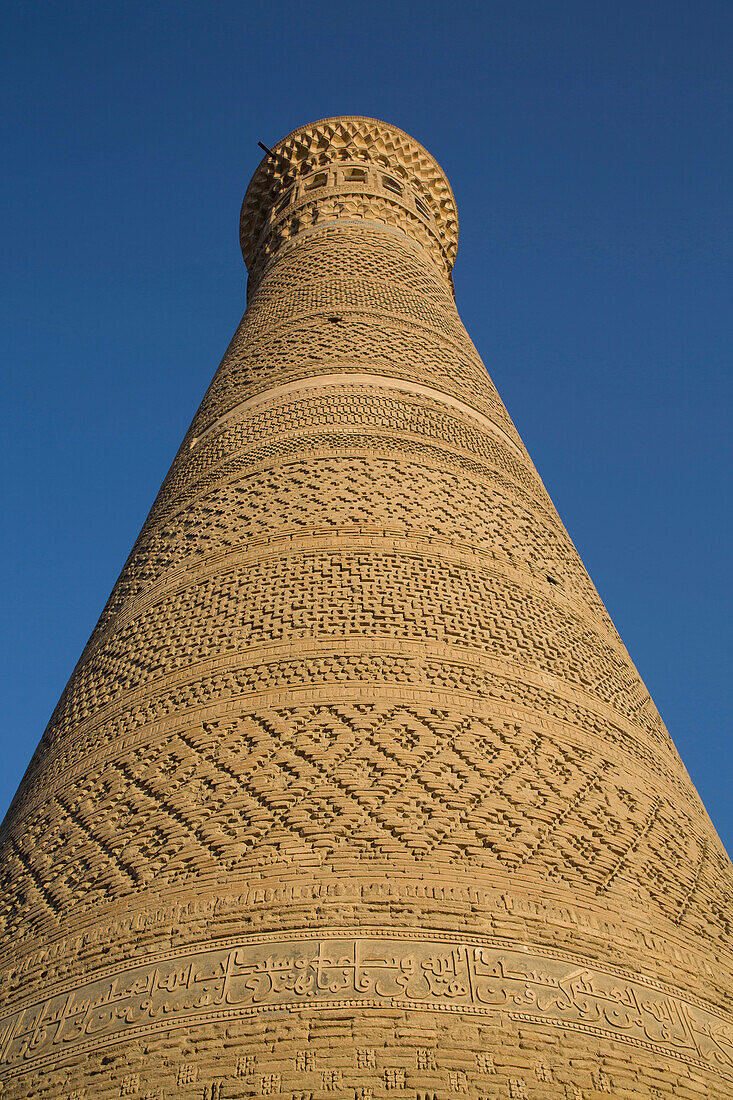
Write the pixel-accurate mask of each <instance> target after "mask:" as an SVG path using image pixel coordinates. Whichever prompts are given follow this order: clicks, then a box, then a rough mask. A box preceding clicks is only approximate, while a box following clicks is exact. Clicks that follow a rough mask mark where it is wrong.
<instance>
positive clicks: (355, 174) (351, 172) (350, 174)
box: [344, 168, 366, 183]
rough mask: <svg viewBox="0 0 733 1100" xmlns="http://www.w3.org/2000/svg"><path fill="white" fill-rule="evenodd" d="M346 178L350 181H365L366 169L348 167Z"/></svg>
mask: <svg viewBox="0 0 733 1100" xmlns="http://www.w3.org/2000/svg"><path fill="white" fill-rule="evenodd" d="M344 179H345V180H347V181H348V182H349V183H364V182H365V181H366V171H365V169H364V168H347V169H346V171H345V172H344Z"/></svg>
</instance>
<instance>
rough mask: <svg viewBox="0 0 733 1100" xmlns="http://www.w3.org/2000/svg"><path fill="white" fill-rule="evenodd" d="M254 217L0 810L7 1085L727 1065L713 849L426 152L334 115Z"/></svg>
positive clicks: (310, 1080)
mask: <svg viewBox="0 0 733 1100" xmlns="http://www.w3.org/2000/svg"><path fill="white" fill-rule="evenodd" d="M241 237H242V247H243V252H244V255H245V259H246V261H247V264H248V267H249V271H250V284H249V297H248V305H247V310H246V312H245V315H244V318H243V320H242V322H241V324H240V326H239V328H238V330H237V333H236V334H235V337H234V339H233V341H232V343H231V345H230V347H229V349H228V351H227V353H226V355H225V357H224V360H223V361H222V364H221V366H220V367H219V370H218V371H217V374H216V376H215V378H214V380H213V382H212V384H211V387H210V388H209V391H208V392H207V394H206V396H205V398H204V401H203V402H202V405H201V407H200V409H199V411H198V413H197V415H196V417H195V418H194V421H193V424H192V426H191V428H190V430H189V432H188V433H187V435H186V438H185V439H184V441H183V444H182V445H181V448H180V450H179V452H178V455H177V456H176V458H175V460H174V462H173V465H172V467H171V470H170V472H169V474H168V476H167V478H166V480H165V482H164V484H163V486H162V488H161V491H160V493H159V495H158V498H157V499H156V501H155V503H154V505H153V508H152V510H151V512H150V515H149V517H148V519H147V521H146V523H145V526H144V528H143V530H142V532H141V534H140V536H139V538H138V540H137V542H136V544H135V546H134V548H133V551H132V553H131V555H130V557H129V559H128V561H127V564H126V565H125V568H124V570H123V572H122V575H121V577H120V579H119V581H118V583H117V585H116V587H115V589H114V591H113V593H112V595H111V596H110V599H109V601H108V603H107V606H106V607H105V609H104V611H103V613H102V616H101V618H100V621H99V623H98V625H97V628H96V630H95V632H94V634H93V635H92V638H91V639H90V641H89V643H88V645H87V647H86V649H85V651H84V653H83V655H82V657H81V660H80V662H79V664H78V666H77V668H76V669H75V671H74V674H73V676H72V678H71V680H70V682H69V685H68V687H67V689H66V691H65V692H64V695H63V697H62V699H61V701H60V702H59V705H58V707H57V709H56V711H55V712H54V715H53V717H52V719H51V722H50V724H49V726H48V729H47V730H46V732H45V734H44V736H43V739H42V741H41V743H40V745H39V748H38V750H37V752H36V754H35V756H34V758H33V760H32V762H31V765H30V767H29V769H28V772H27V774H26V777H25V778H24V781H23V783H22V785H21V788H20V790H19V792H18V795H17V796H16V799H15V801H14V803H13V806H12V807H11V810H10V812H9V814H8V816H7V818H6V820H5V822H4V824H3V830H2V844H3V849H2V851H3V854H2V857H1V859H0V874H2V875H3V877H4V894H3V908H2V914H1V915H2V919H3V922H4V927H5V931H6V941H5V943H6V946H5V948H4V953H3V955H2V956H1V957H0V958H1V960H2V964H3V967H4V970H3V978H4V981H3V986H4V989H5V991H6V993H5V995H4V1001H5V1008H4V1012H5V1015H4V1016H3V1017H2V1019H0V1072H1V1073H3V1074H5V1078H4V1079H5V1081H6V1095H7V1096H9V1097H11V1098H13V1100H16V1098H17V1100H20V1098H21V1097H26V1096H34V1097H40V1098H48V1100H51V1098H53V1100H57V1098H59V1100H61V1098H63V1100H69V1098H71V1097H77V1098H81V1097H82V1096H83V1097H84V1100H92V1098H97V1097H99V1098H103V1100H107V1098H111V1097H113V1096H114V1097H117V1096H130V1097H136V1098H142V1097H146V1098H153V1097H155V1100H159V1098H161V1097H165V1100H169V1098H170V1097H176V1098H180V1100H237V1098H244V1097H252V1096H260V1095H273V1094H279V1093H285V1094H287V1095H288V1096H293V1097H306V1096H308V1097H309V1098H315V1097H316V1096H318V1097H319V1100H325V1094H326V1093H327V1092H328V1093H334V1094H337V1095H338V1097H347V1098H348V1100H382V1098H384V1100H388V1098H387V1094H388V1093H390V1094H391V1093H392V1092H396V1093H397V1094H398V1095H400V1096H405V1097H408V1096H409V1100H415V1098H416V1097H419V1098H427V1097H430V1098H439V1100H451V1098H452V1097H453V1096H454V1095H456V1100H461V1098H460V1096H459V1095H457V1094H462V1095H464V1096H466V1097H468V1098H472V1100H478V1098H480V1097H486V1098H492V1100H494V1098H496V1100H499V1098H502V1100H504V1098H507V1097H524V1098H527V1100H540V1098H542V1100H549V1098H556V1097H557V1098H559V1097H563V1098H567V1097H571V1098H576V1097H577V1098H581V1100H597V1098H598V1097H601V1096H604V1095H608V1094H612V1095H613V1096H614V1097H619V1098H623V1097H638V1096H648V1095H657V1096H660V1097H664V1098H666V1097H673V1096H674V1097H675V1098H680V1097H683V1098H689V1100H692V1098H693V1097H695V1098H697V1100H699V1098H700V1097H701V1096H703V1095H706V1096H717V1097H723V1096H726V1095H728V1094H729V1092H730V1091H731V1088H730V1086H731V1082H733V1029H732V1027H731V1019H732V1017H731V1015H730V1013H731V1003H730V1001H731V995H732V994H733V982H732V981H731V969H732V968H731V942H730V898H731V883H732V881H733V877H732V873H731V865H730V863H729V861H728V859H727V856H726V854H725V852H724V850H723V848H722V845H721V844H720V841H719V839H718V837H717V835H716V834H715V831H714V829H713V827H712V825H711V823H710V821H709V819H708V817H707V815H706V813H705V811H704V808H703V807H702V805H701V803H700V800H699V798H698V796H697V793H696V792H695V790H694V788H693V786H692V784H691V782H690V780H689V778H688V776H687V774H686V772H685V770H684V767H683V765H682V763H681V761H680V759H679V757H678V755H677V753H676V751H675V749H674V746H673V745H672V742H671V740H670V738H669V736H668V734H667V732H666V730H665V728H664V726H663V724H662V722H661V720H660V718H659V715H658V714H657V711H656V710H655V708H654V705H653V704H652V702H651V700H650V698H649V695H648V693H647V691H646V689H645V688H644V685H643V684H642V682H641V680H640V678H639V675H638V673H637V671H636V669H635V668H634V666H633V664H632V662H631V660H630V659H629V656H628V654H627V653H626V651H625V649H624V647H623V645H622V643H621V641H620V639H619V637H618V635H617V633H616V631H615V630H614V628H613V625H612V623H611V621H610V619H609V617H608V615H607V613H606V611H605V609H604V607H603V604H602V603H601V601H600V599H599V597H598V595H597V593H596V591H595V589H594V587H593V585H592V583H591V581H590V580H589V578H588V575H587V573H586V571H585V569H584V568H583V565H582V563H581V561H580V559H579V557H578V554H577V552H576V550H575V548H574V547H573V545H572V543H571V541H570V539H569V538H568V535H567V533H566V532H565V530H564V528H563V525H562V523H561V522H560V520H559V518H558V515H557V513H556V511H555V509H554V507H553V505H552V503H551V501H550V499H549V497H548V495H547V493H546V491H545V489H544V487H543V485H542V483H541V481H540V479H539V476H538V474H537V472H536V470H535V469H534V466H533V465H532V462H531V461H530V459H529V457H528V455H527V452H526V450H525V448H524V445H523V443H522V441H521V439H520V438H519V436H518V434H517V431H516V429H515V428H514V425H513V424H512V422H511V420H510V418H509V416H508V414H507V412H506V410H505V409H504V406H503V404H502V403H501V400H500V399H499V397H498V395H497V393H496V390H495V389H494V386H493V385H492V383H491V381H490V379H489V377H488V375H487V373H486V370H485V368H484V366H483V364H482V363H481V360H480V358H479V356H478V354H477V353H476V351H475V349H474V347H473V345H472V344H471V342H470V340H469V338H468V336H467V334H466V331H465V329H464V328H463V325H462V324H461V321H460V319H459V316H458V313H457V311H456V308H455V303H454V298H453V288H452V283H451V274H450V272H451V268H452V264H453V260H454V258H455V251H456V245H457V219H456V214H455V206H454V202H453V196H452V194H451V190H450V187H449V185H448V183H447V180H446V179H445V176H444V175H443V173H442V172H441V170H440V169H439V167H438V166H437V164H436V163H435V161H434V160H433V159H432V157H430V156H429V154H427V153H426V152H425V150H424V149H422V147H421V146H419V145H418V144H417V143H416V142H414V141H413V139H411V138H409V137H408V136H407V135H406V134H404V133H402V132H401V131H399V130H397V129H395V128H394V127H391V126H387V125H385V124H383V123H380V122H376V121H374V120H369V119H362V118H341V119H331V120H326V121H324V122H320V123H316V124H313V125H312V126H308V127H304V128H303V129H300V130H298V131H296V132H294V133H293V134H291V135H289V137H287V138H285V139H284V140H283V141H282V142H280V143H278V145H277V146H276V147H275V148H274V150H273V151H272V154H268V155H267V156H266V157H265V159H264V160H263V162H262V164H261V165H260V167H259V168H258V170H257V172H256V173H255V176H254V178H253V181H252V183H251V185H250V188H249V190H248V192H247V195H246V197H245V202H244V206H243V210H242V220H241ZM653 1090H656V1092H654V1091H653Z"/></svg>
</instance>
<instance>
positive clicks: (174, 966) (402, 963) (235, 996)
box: [0, 932, 733, 1076]
mask: <svg viewBox="0 0 733 1100" xmlns="http://www.w3.org/2000/svg"><path fill="white" fill-rule="evenodd" d="M408 1006H409V1007H412V1008H418V1009H422V1010H425V1011H439V1012H451V1013H459V1014H467V1015H484V1016H499V1017H504V1018H508V1019H514V1020H531V1021H533V1022H535V1023H537V1024H541V1025H542V1024H544V1025H549V1026H553V1027H560V1028H565V1029H570V1030H581V1031H586V1032H588V1033H590V1034H594V1035H598V1036H602V1037H605V1038H607V1039H612V1040H616V1041H622V1042H630V1043H633V1044H636V1045H640V1046H644V1047H647V1048H650V1049H653V1050H656V1051H658V1052H659V1053H662V1054H664V1055H666V1056H667V1057H672V1058H675V1059H677V1060H682V1061H685V1062H688V1063H690V1064H694V1065H697V1066H701V1067H705V1068H708V1069H709V1068H714V1069H715V1070H717V1072H720V1073H725V1074H726V1075H727V1074H731V1075H733V1024H732V1023H731V1021H728V1020H726V1019H725V1018H723V1017H722V1016H720V1015H717V1014H715V1013H713V1012H711V1011H709V1010H708V1009H706V1008H705V1007H704V1006H703V1005H702V1003H701V1002H699V1001H696V1000H695V999H690V1000H683V999H682V998H680V997H678V996H675V995H672V994H671V993H670V992H669V991H668V990H666V989H665V988H664V987H663V986H661V985H659V984H656V983H647V982H644V981H641V980H638V979H635V980H631V979H629V978H628V977H626V976H624V975H623V974H621V973H620V972H617V973H614V972H612V971H610V970H606V971H602V970H599V969H597V968H594V967H591V966H587V965H585V964H584V963H583V962H582V961H580V960H576V959H573V958H572V957H571V956H569V955H567V954H564V953H561V952H555V953H552V952H547V953H544V954H539V953H537V952H530V951H529V950H518V949H511V948H506V947H504V946H502V945H500V944H498V943H497V942H496V941H494V942H492V941H491V940H488V939H484V940H480V939H479V938H472V939H469V938H466V937H460V936H454V937H448V936H441V935H440V934H437V935H436V934H434V933H433V934H431V935H429V936H420V935H419V934H418V933H415V932H402V933H399V932H398V933H395V932H391V933H390V932H385V933H384V934H383V935H382V934H378V933H373V934H366V935H364V936H361V937H359V938H355V937H354V936H353V935H348V934H344V935H339V933H336V932H332V933H328V934H327V935H323V936H318V935H315V934H313V933H311V932H303V933H291V934H290V935H286V936H281V937H277V938H271V937H268V936H259V937H244V938H238V939H232V940H227V941H223V942H222V943H220V945H219V946H218V947H215V948H214V947H204V946H202V947H200V948H198V949H196V948H194V949H191V948H190V947H189V948H187V949H185V950H181V951H180V952H169V953H166V954H163V955H159V956H158V957H156V958H151V959H150V960H148V961H146V962H145V963H144V964H141V965H136V966H129V965H128V966H125V965H124V964H122V965H120V966H118V967H115V968H111V969H110V970H109V971H108V972H107V973H106V974H105V975H104V976H99V977H98V978H97V979H96V980H95V981H93V982H89V983H85V984H83V985H78V986H76V987H73V988H69V989H66V990H65V991H63V992H58V993H56V994H55V995H52V996H51V997H49V998H48V999H47V1000H44V1001H42V1002H37V1003H34V1004H31V1005H26V1006H25V1007H23V1008H20V1009H18V1010H16V1011H15V1012H14V1013H13V1014H11V1015H10V1016H6V1017H4V1018H3V1019H2V1020H0V1070H2V1071H4V1072H5V1073H6V1074H7V1073H10V1075H12V1076H14V1075H16V1074H17V1073H18V1072H23V1071H24V1070H26V1069H29V1068H31V1067H33V1068H38V1067H40V1066H41V1065H44V1064H50V1063H56V1062H57V1061H58V1060H59V1058H62V1057H63V1056H64V1055H66V1054H74V1055H78V1054H79V1053H81V1052H83V1051H87V1050H92V1049H96V1048H98V1047H100V1046H106V1045H109V1044H112V1043H115V1042H119V1041H120V1040H122V1039H130V1038H133V1037H134V1036H136V1035H144V1034H146V1033H152V1032H161V1031H163V1032H165V1031H169V1030H171V1029H174V1028H177V1027H182V1026H185V1027H187V1028H189V1029H190V1028H191V1027H193V1026H196V1025H197V1024H200V1023H209V1022H215V1023H216V1022H224V1021H226V1020H227V1019H232V1018H241V1017H246V1016H250V1015H254V1014H258V1015H259V1014H260V1013H262V1012H269V1011H276V1010H280V1011H282V1010H288V1011H302V1010H305V1011H314V1010H318V1009H329V1008H330V1009H334V1008H335V1009H343V1008H350V1007H354V1008H358V1009H359V1010H360V1011H362V1010H364V1009H369V1008H395V1007H397V1008H404V1007H408Z"/></svg>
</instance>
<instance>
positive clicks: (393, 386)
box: [188, 371, 526, 461]
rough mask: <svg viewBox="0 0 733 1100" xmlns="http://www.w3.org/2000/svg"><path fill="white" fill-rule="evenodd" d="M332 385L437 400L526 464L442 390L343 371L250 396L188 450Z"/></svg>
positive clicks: (494, 427) (488, 423) (494, 428)
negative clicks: (256, 414)
mask: <svg viewBox="0 0 733 1100" xmlns="http://www.w3.org/2000/svg"><path fill="white" fill-rule="evenodd" d="M334 386H346V387H354V388H356V387H366V388H367V389H374V390H394V391H396V392H398V393H408V394H410V395H411V396H413V397H427V398H429V399H430V400H432V401H437V402H438V403H439V404H441V405H445V406H447V407H448V408H449V409H451V410H456V411H457V412H460V413H462V414H463V415H464V416H468V417H470V418H471V419H472V420H474V421H476V423H477V424H479V425H480V426H481V427H482V428H484V429H485V430H486V431H488V432H491V433H493V434H494V435H498V436H500V437H501V439H502V441H503V442H504V443H507V444H508V445H509V446H510V447H511V448H512V449H513V450H514V451H515V452H516V453H517V454H518V455H519V456H520V458H522V459H523V460H525V461H526V456H525V454H524V452H523V450H522V448H521V447H520V446H519V445H518V444H517V442H516V440H514V439H512V438H511V437H510V436H509V435H507V433H506V432H505V431H504V430H503V429H502V428H500V427H499V425H498V424H495V423H494V421H493V420H490V419H489V417H488V416H484V414H483V413H481V412H479V411H478V409H474V408H473V406H471V405H468V404H466V402H465V401H461V400H459V399H458V398H457V397H452V396H451V395H450V394H447V393H444V392H443V391H442V390H436V389H435V388H434V387H433V386H425V385H421V384H419V383H417V382H408V381H406V380H405V379H403V378H396V377H392V376H391V375H386V374H371V373H367V372H364V371H360V372H357V371H349V372H346V371H342V372H340V373H338V374H335V373H334V374H318V375H314V376H311V377H309V378H298V379H296V380H295V381H294V382H284V383H283V384H282V385H280V386H272V387H270V389H268V390H264V391H263V392H262V393H256V394H254V396H253V397H250V398H248V399H247V400H246V401H242V402H241V403H240V404H239V405H236V406H235V407H234V408H233V409H229V410H228V411H227V412H226V413H225V414H224V415H223V416H220V417H218V419H217V420H215V421H214V422H213V423H212V424H209V426H208V427H207V428H205V429H204V430H203V431H202V432H201V434H200V435H197V436H194V438H193V439H192V440H191V441H190V442H189V445H188V446H189V450H193V449H194V447H196V446H198V445H199V444H200V443H202V442H203V441H204V440H205V439H207V438H208V437H209V436H211V435H213V434H214V433H215V432H217V431H219V430H220V428H222V427H223V426H224V425H225V424H228V423H229V422H230V421H237V420H239V419H240V418H241V417H242V416H243V415H244V414H245V413H250V412H253V411H254V410H255V409H257V410H259V409H261V408H262V406H264V407H267V406H269V405H275V404H276V403H277V402H278V401H280V400H282V399H283V398H286V397H290V396H292V395H293V394H296V395H297V396H298V397H305V396H306V395H307V393H309V392H314V391H318V390H324V389H325V390H327V389H330V388H332V387H334Z"/></svg>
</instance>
